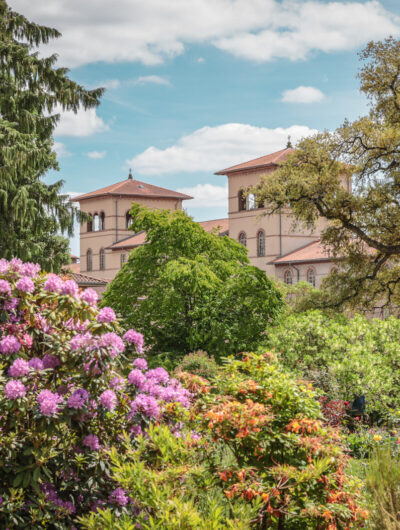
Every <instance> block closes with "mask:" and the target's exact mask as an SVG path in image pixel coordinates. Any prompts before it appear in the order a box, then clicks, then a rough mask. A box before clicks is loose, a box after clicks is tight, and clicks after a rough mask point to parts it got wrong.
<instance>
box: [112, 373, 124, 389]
mask: <svg viewBox="0 0 400 530" xmlns="http://www.w3.org/2000/svg"><path fill="white" fill-rule="evenodd" d="M124 386H125V379H124V378H123V377H118V376H116V377H113V378H112V379H111V381H110V387H111V388H115V389H116V390H122V389H123V388H124Z"/></svg>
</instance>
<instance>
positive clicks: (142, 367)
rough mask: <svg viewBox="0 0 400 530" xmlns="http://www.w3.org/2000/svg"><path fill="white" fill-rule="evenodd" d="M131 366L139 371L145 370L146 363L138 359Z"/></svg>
mask: <svg viewBox="0 0 400 530" xmlns="http://www.w3.org/2000/svg"><path fill="white" fill-rule="evenodd" d="M133 366H134V367H135V368H139V370H147V361H146V359H142V358H141V357H139V358H138V359H135V360H134V361H133Z"/></svg>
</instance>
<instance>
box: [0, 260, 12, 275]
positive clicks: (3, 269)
mask: <svg viewBox="0 0 400 530" xmlns="http://www.w3.org/2000/svg"><path fill="white" fill-rule="evenodd" d="M9 268H10V264H9V262H8V261H7V260H6V259H4V258H1V259H0V274H7V272H8V270H9Z"/></svg>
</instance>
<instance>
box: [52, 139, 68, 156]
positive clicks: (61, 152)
mask: <svg viewBox="0 0 400 530" xmlns="http://www.w3.org/2000/svg"><path fill="white" fill-rule="evenodd" d="M53 147H54V151H55V152H56V154H57V156H58V158H63V157H66V156H70V155H71V153H70V152H69V151H68V150H67V148H66V147H65V145H64V144H63V143H61V142H54V145H53Z"/></svg>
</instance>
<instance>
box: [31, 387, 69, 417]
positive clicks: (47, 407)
mask: <svg viewBox="0 0 400 530" xmlns="http://www.w3.org/2000/svg"><path fill="white" fill-rule="evenodd" d="M36 399H37V402H38V403H39V407H40V412H41V413H42V414H43V415H44V416H54V415H55V414H57V412H59V410H58V404H59V403H60V401H62V400H63V398H62V397H61V396H59V395H58V394H53V392H50V390H42V391H41V392H40V393H39V394H38V396H37V398H36Z"/></svg>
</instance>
